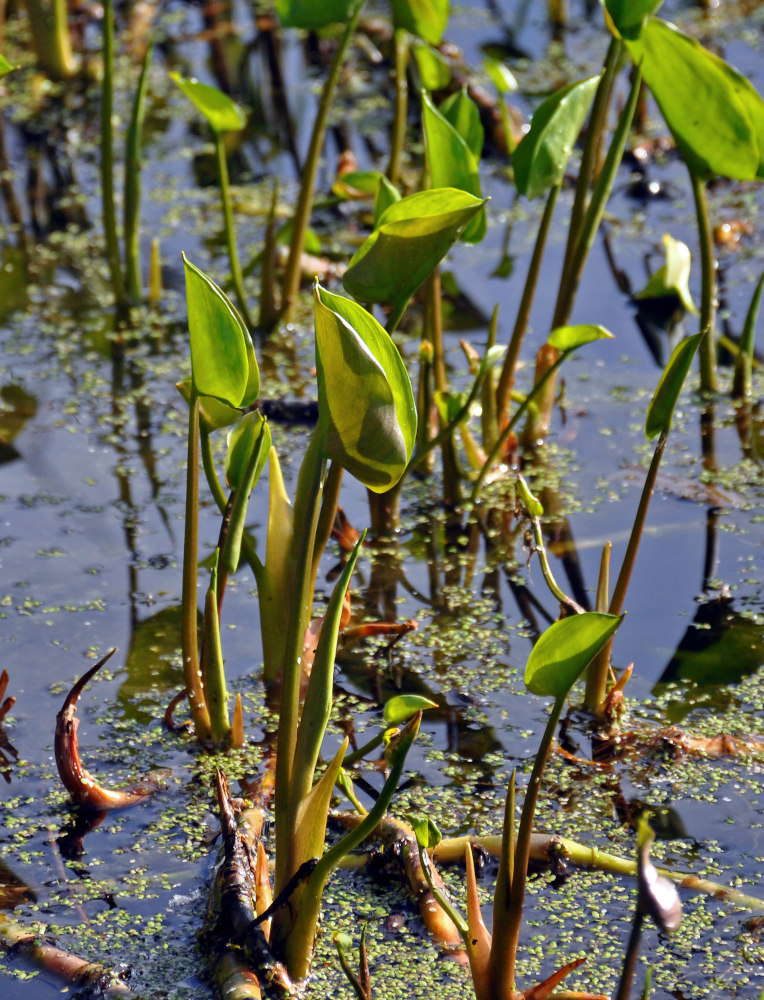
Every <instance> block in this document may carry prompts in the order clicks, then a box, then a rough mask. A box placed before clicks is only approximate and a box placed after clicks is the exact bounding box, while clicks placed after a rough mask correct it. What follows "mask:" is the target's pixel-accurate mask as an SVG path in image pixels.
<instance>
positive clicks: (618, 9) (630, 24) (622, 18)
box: [605, 0, 663, 39]
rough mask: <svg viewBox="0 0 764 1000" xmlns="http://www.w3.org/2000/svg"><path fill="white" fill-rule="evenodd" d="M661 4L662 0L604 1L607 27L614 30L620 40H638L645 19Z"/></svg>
mask: <svg viewBox="0 0 764 1000" xmlns="http://www.w3.org/2000/svg"><path fill="white" fill-rule="evenodd" d="M662 3H663V0H605V11H606V20H607V18H608V17H609V18H610V24H609V25H608V27H611V29H612V28H615V30H616V31H617V33H618V34H619V35H620V36H621V38H628V39H634V38H638V37H639V35H640V32H641V31H642V27H643V25H644V23H645V21H646V20H647V18H648V17H649V16H650V15H651V14H653V13H655V11H656V10H657V9H658V8H659V7H660V5H661V4H662Z"/></svg>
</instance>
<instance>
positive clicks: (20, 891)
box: [0, 859, 37, 910]
mask: <svg viewBox="0 0 764 1000" xmlns="http://www.w3.org/2000/svg"><path fill="white" fill-rule="evenodd" d="M36 899H37V893H36V892H35V891H34V889H30V888H29V886H28V885H27V884H26V882H24V881H22V880H21V879H20V878H19V877H18V875H16V874H15V872H13V871H11V869H10V868H9V867H8V865H7V864H6V863H5V862H4V861H3V860H2V859H0V910H12V909H13V908H14V907H16V906H19V905H20V904H21V903H26V902H32V903H33V902H34V901H35V900H36Z"/></svg>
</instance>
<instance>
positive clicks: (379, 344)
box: [315, 284, 416, 493]
mask: <svg viewBox="0 0 764 1000" xmlns="http://www.w3.org/2000/svg"><path fill="white" fill-rule="evenodd" d="M315 319H316V367H317V374H318V407H319V425H320V427H321V429H322V432H323V441H324V449H325V453H326V455H327V457H328V458H330V459H332V460H333V461H337V462H339V463H340V464H341V465H342V466H343V467H344V468H345V469H347V470H348V471H349V472H351V473H352V474H353V475H354V476H355V477H356V478H357V479H359V480H360V481H361V482H362V483H363V484H364V485H365V486H368V487H369V489H371V490H374V491H375V492H380V493H381V492H383V491H385V490H388V489H390V488H391V487H392V486H394V485H395V484H396V483H397V482H398V480H399V479H400V477H401V475H402V474H403V470H404V469H405V468H406V465H407V464H408V461H409V458H410V457H411V452H412V449H413V447H414V440H415V437H416V406H415V403H414V394H413V392H412V389H411V382H410V380H409V377H408V373H407V372H406V368H405V365H404V364H403V361H402V359H401V356H400V354H399V352H398V348H397V347H396V346H395V344H394V343H393V342H392V340H391V339H390V336H389V335H388V334H387V333H386V332H385V330H383V329H382V327H381V326H380V325H379V323H377V321H376V320H375V319H374V317H373V316H371V315H370V314H369V313H368V312H367V311H366V310H365V309H364V308H363V307H362V306H359V305H358V304H357V303H355V302H352V301H351V300H350V299H346V298H343V297H342V296H339V295H332V294H331V293H330V292H327V291H326V290H325V289H323V288H321V287H320V286H319V285H318V284H316V287H315Z"/></svg>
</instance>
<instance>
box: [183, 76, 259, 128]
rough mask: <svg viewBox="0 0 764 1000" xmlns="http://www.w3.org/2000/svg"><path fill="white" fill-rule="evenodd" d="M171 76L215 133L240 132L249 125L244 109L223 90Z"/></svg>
mask: <svg viewBox="0 0 764 1000" xmlns="http://www.w3.org/2000/svg"><path fill="white" fill-rule="evenodd" d="M170 76H171V77H172V79H173V80H174V81H175V82H176V83H177V85H178V86H179V87H180V89H181V90H182V91H183V93H184V94H185V95H186V97H187V98H188V99H189V100H190V101H191V102H192V104H193V105H194V106H195V107H196V110H197V111H200V112H201V114H202V115H203V116H204V117H205V119H206V120H207V124H208V125H209V126H210V128H211V129H212V130H213V132H238V131H240V130H241V129H243V128H244V126H245V125H246V124H247V116H246V114H245V113H244V110H243V108H240V107H239V105H238V104H237V103H236V102H235V101H232V100H231V98H230V97H229V96H228V95H227V94H224V93H223V91H222V90H218V88H217V87H210V85H209V84H207V83H199V81H198V80H194V79H191V80H186V79H184V78H183V77H182V76H181V75H180V74H179V73H170Z"/></svg>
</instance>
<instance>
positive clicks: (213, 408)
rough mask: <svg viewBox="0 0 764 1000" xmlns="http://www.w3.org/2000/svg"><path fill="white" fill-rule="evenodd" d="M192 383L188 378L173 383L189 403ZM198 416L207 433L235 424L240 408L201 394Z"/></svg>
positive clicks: (239, 416)
mask: <svg viewBox="0 0 764 1000" xmlns="http://www.w3.org/2000/svg"><path fill="white" fill-rule="evenodd" d="M193 384H194V383H193V380H192V379H190V378H186V379H183V381H182V382H176V383H175V388H176V389H177V390H178V392H179V393H180V394H181V396H182V397H183V398H184V399H185V401H186V402H187V403H188V404H189V405H190V403H191V395H192V391H193ZM199 418H200V419H201V421H202V426H203V427H204V429H205V430H206V431H207V432H208V433H209V432H210V431H219V430H220V429H221V428H222V427H230V426H231V424H235V423H236V421H237V420H240V419H241V410H240V409H237V408H236V407H233V406H229V405H228V403H221V401H220V400H219V399H214V398H213V397H212V396H201V397H200V399H199Z"/></svg>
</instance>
